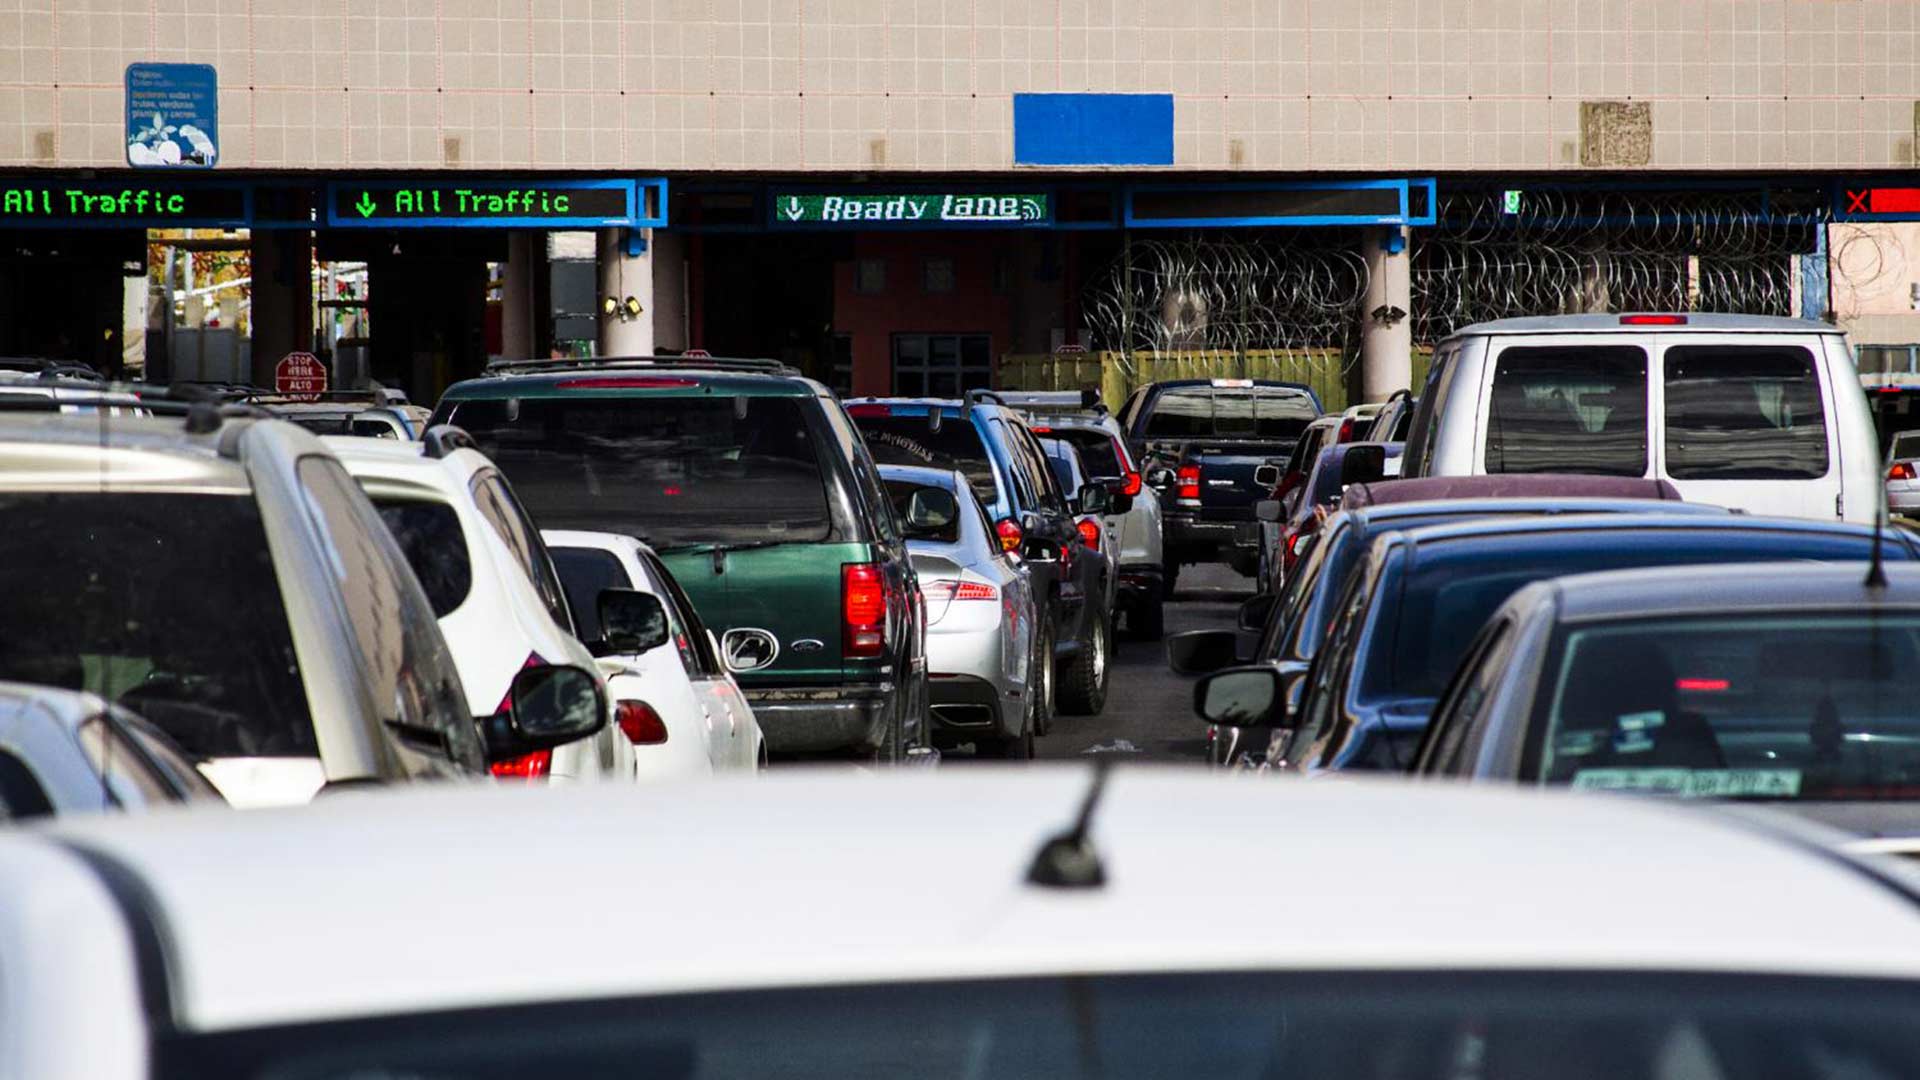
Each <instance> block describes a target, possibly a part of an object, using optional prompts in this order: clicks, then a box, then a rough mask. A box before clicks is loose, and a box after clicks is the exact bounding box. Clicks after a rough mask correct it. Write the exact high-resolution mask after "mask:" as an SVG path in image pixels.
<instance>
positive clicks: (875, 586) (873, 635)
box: [840, 563, 887, 657]
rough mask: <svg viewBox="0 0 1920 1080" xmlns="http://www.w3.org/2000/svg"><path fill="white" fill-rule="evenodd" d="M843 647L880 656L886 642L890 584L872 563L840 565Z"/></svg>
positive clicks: (850, 653) (856, 653) (858, 653)
mask: <svg viewBox="0 0 1920 1080" xmlns="http://www.w3.org/2000/svg"><path fill="white" fill-rule="evenodd" d="M840 617H841V643H840V644H841V650H842V651H843V652H844V653H845V654H846V655H848V656H855V657H859V656H879V655H880V653H881V651H882V650H883V649H884V648H885V647H886V644H887V585H886V581H885V580H884V579H883V578H882V577H881V575H880V568H879V567H878V566H876V565H874V564H873V563H847V564H845V565H843V566H841V567H840Z"/></svg>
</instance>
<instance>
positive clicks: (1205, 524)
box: [1119, 379, 1320, 593]
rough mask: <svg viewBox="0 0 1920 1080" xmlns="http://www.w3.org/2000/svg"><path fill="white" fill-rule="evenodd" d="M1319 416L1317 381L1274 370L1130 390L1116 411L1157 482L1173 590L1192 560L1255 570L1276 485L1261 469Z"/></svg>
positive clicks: (1279, 456)
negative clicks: (1263, 506)
mask: <svg viewBox="0 0 1920 1080" xmlns="http://www.w3.org/2000/svg"><path fill="white" fill-rule="evenodd" d="M1319 415H1320V399H1319V398H1317V397H1315V396H1314V393H1313V391H1312V390H1311V389H1310V388H1308V387H1306V386H1302V385H1301V384H1299V383H1288V382H1276V381H1272V380H1268V379H1179V380H1171V381H1167V382H1157V383H1151V384H1149V385H1147V386H1143V387H1141V388H1140V389H1138V390H1136V391H1134V392H1133V396H1132V397H1130V398H1128V399H1127V403H1126V405H1125V406H1124V407H1123V408H1122V409H1121V410H1120V417H1119V419H1120V423H1121V426H1123V427H1124V428H1126V431H1127V438H1128V440H1129V441H1130V442H1131V443H1132V445H1133V452H1134V457H1135V458H1136V459H1138V460H1140V461H1143V462H1146V463H1148V464H1147V466H1146V471H1147V473H1148V475H1149V476H1150V477H1152V478H1154V479H1157V480H1158V481H1159V483H1158V484H1157V485H1156V487H1157V488H1158V489H1159V491H1160V499H1161V505H1162V507H1163V508H1164V515H1163V518H1164V522H1165V536H1164V543H1163V549H1164V551H1165V559H1166V568H1165V574H1166V591H1167V592H1169V593H1171V592H1172V591H1173V582H1174V579H1175V577H1177V576H1178V574H1179V571H1180V567H1181V566H1183V565H1186V564H1189V563H1200V562H1214V561H1225V562H1227V563H1229V564H1230V565H1232V566H1233V568H1234V569H1235V570H1237V571H1239V572H1240V573H1242V574H1248V575H1251V574H1253V573H1255V571H1256V570H1257V569H1258V566H1259V560H1260V523H1259V522H1258V521H1256V520H1255V519H1254V516H1253V507H1254V504H1255V503H1257V502H1259V501H1260V500H1261V499H1265V498H1268V497H1270V495H1271V492H1270V491H1269V490H1268V489H1266V488H1262V487H1261V486H1260V485H1259V484H1258V483H1256V482H1255V480H1254V475H1253V474H1254V471H1255V470H1257V469H1258V468H1259V467H1260V466H1262V465H1265V464H1267V463H1269V462H1275V461H1284V460H1285V459H1286V457H1287V455H1288V454H1289V453H1290V452H1291V451H1292V450H1293V444H1294V443H1295V442H1296V441H1298V440H1299V438H1300V433H1301V432H1302V431H1304V430H1306V427H1307V425H1308V424H1310V423H1312V422H1313V421H1314V419H1315V418H1316V417H1318V416H1319Z"/></svg>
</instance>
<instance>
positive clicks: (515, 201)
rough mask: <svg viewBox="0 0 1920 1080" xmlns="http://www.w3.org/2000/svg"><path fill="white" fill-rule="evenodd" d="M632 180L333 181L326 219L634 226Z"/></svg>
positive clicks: (393, 224)
mask: <svg viewBox="0 0 1920 1080" xmlns="http://www.w3.org/2000/svg"><path fill="white" fill-rule="evenodd" d="M636 196H637V189H636V185H635V183H634V181H632V180H545V181H542V180H439V179H426V178H423V179H420V180H414V181H388V180H372V181H366V182H349V181H335V182H333V183H329V184H328V185H327V224H329V225H332V226H335V227H340V226H346V227H354V226H360V227H366V228H387V229H391V228H514V227H520V228H549V227H550V228H581V227H587V226H621V225H632V224H633V223H634V221H635V218H636V216H637V203H636Z"/></svg>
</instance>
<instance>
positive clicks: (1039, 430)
mask: <svg viewBox="0 0 1920 1080" xmlns="http://www.w3.org/2000/svg"><path fill="white" fill-rule="evenodd" d="M1027 430H1028V431H1031V432H1033V433H1034V434H1035V435H1051V434H1053V429H1052V428H1050V427H1035V428H1028V429H1027Z"/></svg>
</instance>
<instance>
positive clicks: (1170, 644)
mask: <svg viewBox="0 0 1920 1080" xmlns="http://www.w3.org/2000/svg"><path fill="white" fill-rule="evenodd" d="M1239 662H1240V635H1239V634H1237V633H1235V632H1234V631H1232V630H1189V631H1187V632H1186V633H1183V634H1169V635H1167V667H1168V668H1170V669H1172V671H1173V673H1174V674H1175V675H1207V674H1210V673H1212V672H1215V671H1219V670H1221V669H1222V668H1230V667H1232V666H1234V665H1235V664H1238V663H1239Z"/></svg>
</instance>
